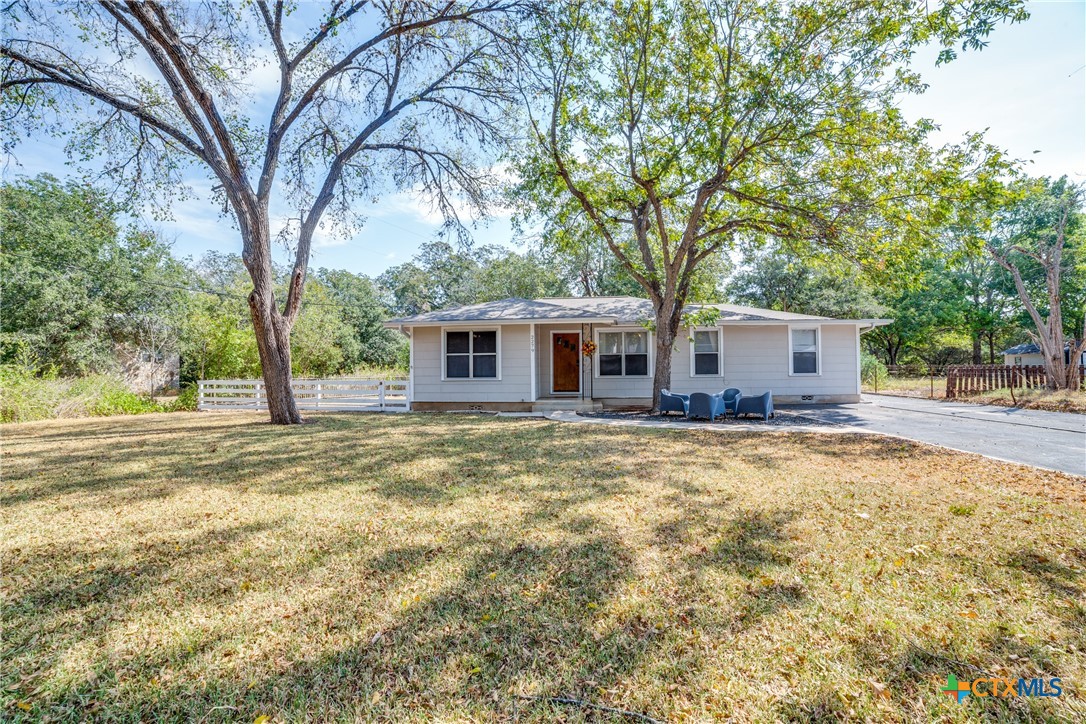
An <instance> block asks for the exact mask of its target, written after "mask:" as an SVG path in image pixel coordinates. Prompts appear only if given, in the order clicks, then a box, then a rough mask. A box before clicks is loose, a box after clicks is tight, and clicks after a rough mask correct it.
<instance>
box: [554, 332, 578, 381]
mask: <svg viewBox="0 0 1086 724" xmlns="http://www.w3.org/2000/svg"><path fill="white" fill-rule="evenodd" d="M551 361H552V367H551V369H552V370H553V375H552V378H551V392H580V391H581V335H580V333H579V332H554V333H553V334H551Z"/></svg>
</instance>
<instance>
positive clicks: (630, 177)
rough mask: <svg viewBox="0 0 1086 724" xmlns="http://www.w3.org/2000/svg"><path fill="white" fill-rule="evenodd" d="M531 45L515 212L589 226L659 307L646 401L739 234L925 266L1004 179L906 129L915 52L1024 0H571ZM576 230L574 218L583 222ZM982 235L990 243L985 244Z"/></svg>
mask: <svg viewBox="0 0 1086 724" xmlns="http://www.w3.org/2000/svg"><path fill="white" fill-rule="evenodd" d="M555 8H556V9H555V11H554V12H552V13H547V14H540V16H539V18H538V21H537V23H536V24H535V26H534V27H533V29H532V30H531V32H530V33H529V37H528V38H527V40H526V42H527V44H528V47H529V48H530V52H529V53H528V58H529V59H528V61H527V62H526V63H525V67H524V69H523V78H524V81H523V84H522V85H523V88H522V91H523V94H524V97H525V99H526V106H527V108H528V109H529V112H530V114H531V119H530V127H529V129H528V133H527V134H526V135H527V136H528V138H529V139H530V140H529V142H528V143H527V144H526V146H525V147H524V149H522V150H521V151H520V152H519V153H518V154H517V156H516V157H515V158H514V163H515V165H516V167H517V168H518V170H519V171H520V174H521V176H522V177H523V179H524V183H523V184H522V185H521V187H520V189H519V198H520V199H521V201H522V202H523V207H522V214H523V215H524V216H525V217H528V218H538V219H540V220H541V221H542V223H543V224H544V225H545V227H546V229H545V233H546V235H547V236H548V237H549V238H551V239H554V240H556V243H559V244H563V243H576V241H577V240H580V239H583V238H584V234H582V233H577V231H576V229H577V228H578V227H579V226H580V227H590V228H591V229H592V230H593V232H594V233H595V234H596V235H598V236H599V237H600V238H601V239H603V241H604V242H605V243H606V244H607V247H608V249H609V250H610V252H611V253H612V254H613V255H614V256H615V257H616V258H617V259H618V260H619V261H620V262H621V264H622V265H623V267H624V268H625V269H626V270H627V271H628V272H629V274H630V275H631V276H632V277H633V278H634V279H635V280H636V281H637V282H638V283H639V284H640V286H641V287H642V288H643V290H644V292H645V294H646V295H647V296H648V297H649V298H650V299H651V300H652V303H653V307H654V310H655V317H656V319H655V320H654V322H655V324H654V326H655V330H656V345H657V354H656V355H655V359H656V370H655V375H654V385H655V390H654V397H655V398H657V399H658V396H659V390H660V389H662V388H663V387H667V386H668V385H669V384H670V377H671V369H670V364H671V355H670V354H669V353H668V351H669V350H670V348H671V346H672V344H673V342H674V338H675V335H676V334H677V331H678V328H679V326H680V319H681V315H682V308H683V306H684V304H685V303H686V302H687V301H688V300H689V299H690V295H691V289H692V288H693V285H694V281H695V279H696V274H697V270H698V268H699V266H700V265H701V264H702V263H703V262H704V261H705V260H706V259H709V258H711V257H712V256H713V255H714V254H717V253H718V252H720V251H722V250H726V249H728V248H731V247H732V246H733V245H734V244H735V242H736V241H737V240H739V239H747V240H758V239H767V238H771V237H772V238H778V239H782V240H785V241H787V243H788V244H789V245H790V248H792V249H793V250H795V251H797V252H800V253H802V252H804V251H806V250H811V249H820V250H831V251H833V252H835V253H838V254H840V255H843V256H845V257H847V258H849V259H852V260H854V261H855V262H856V263H858V264H860V265H863V266H864V267H866V268H868V269H869V270H871V271H873V272H878V271H881V270H885V269H889V268H895V267H897V268H900V267H904V266H907V265H908V264H910V263H914V262H915V260H916V259H917V258H919V256H920V254H921V253H922V252H923V250H925V249H928V248H930V247H931V246H932V244H933V243H935V240H936V239H937V238H938V233H937V232H938V230H939V229H942V228H944V227H946V226H948V225H950V224H958V225H960V226H964V223H963V219H962V217H963V216H968V215H969V213H970V212H971V211H973V209H974V206H975V205H976V204H977V203H978V202H979V201H982V200H985V199H986V198H987V196H988V195H989V194H991V193H994V191H995V190H996V189H997V188H998V185H999V184H998V182H997V178H998V176H999V174H1000V173H1001V172H1002V171H1003V170H1004V169H1005V165H1004V163H1003V159H1002V156H1001V154H1000V153H999V152H998V151H997V150H995V149H993V148H991V147H989V146H987V145H986V144H984V143H983V140H982V139H981V138H980V137H979V136H977V135H973V136H969V137H968V138H966V139H964V140H963V142H961V143H959V144H955V145H949V146H945V147H942V148H936V147H934V146H932V145H931V144H930V143H929V141H928V136H929V134H930V132H931V131H932V130H933V128H934V127H935V126H934V124H933V123H932V122H931V121H927V120H925V121H921V122H919V123H910V122H908V121H907V120H906V119H905V118H904V117H903V115H902V114H901V112H900V111H899V110H898V108H897V99H898V98H899V97H900V95H901V94H903V93H915V92H920V91H922V89H923V85H922V83H921V81H920V78H919V77H918V76H917V74H916V73H915V72H913V71H911V70H910V69H909V67H908V64H909V60H910V57H911V55H912V53H913V51H914V49H915V48H916V47H917V46H919V45H920V44H923V43H926V42H932V41H934V42H938V43H941V44H942V46H943V48H944V50H945V52H944V55H943V57H942V60H948V59H950V58H951V57H952V56H953V54H954V52H955V50H954V49H955V48H956V47H957V46H959V44H961V45H964V46H965V47H980V46H981V45H983V43H984V37H985V36H986V35H987V33H988V32H990V30H991V28H992V27H993V26H994V24H995V23H996V22H999V21H1001V20H1006V19H1010V20H1017V19H1022V18H1023V17H1025V12H1024V10H1023V9H1022V7H1021V4H1020V3H1017V2H1005V1H1003V0H995V1H991V2H986V1H981V0H968V1H961V2H956V1H954V0H948V2H944V3H941V4H939V6H938V7H937V8H931V7H929V6H928V4H926V3H923V2H915V1H913V0H880V1H878V2H869V3H854V2H850V1H848V0H833V1H831V0H822V1H821V2H817V3H800V2H785V1H784V0H777V1H774V0H766V1H765V2H744V1H741V0H706V1H697V2H695V1H694V0H677V1H676V2H672V3H666V4H665V3H657V2H652V1H651V0H631V1H630V2H619V3H596V2H573V3H562V4H560V5H557V6H555ZM571 229H573V231H571ZM971 243H973V244H979V240H973V241H972V242H971Z"/></svg>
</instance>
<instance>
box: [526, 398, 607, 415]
mask: <svg viewBox="0 0 1086 724" xmlns="http://www.w3.org/2000/svg"><path fill="white" fill-rule="evenodd" d="M602 409H603V403H602V402H599V401H598V400H582V399H579V398H571V399H568V400H563V399H549V400H536V401H535V402H534V403H532V412H560V411H569V412H599V411H600V410H602Z"/></svg>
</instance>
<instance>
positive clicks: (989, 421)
mask: <svg viewBox="0 0 1086 724" xmlns="http://www.w3.org/2000/svg"><path fill="white" fill-rule="evenodd" d="M863 400H864V401H863V402H862V403H859V404H853V405H817V406H814V407H810V406H808V407H802V408H800V407H795V408H791V409H792V411H794V412H797V413H799V414H802V415H805V416H808V417H814V418H818V419H820V420H825V421H829V422H837V423H841V424H844V425H850V426H852V427H858V428H863V429H865V430H871V431H872V432H879V433H883V434H886V435H896V436H898V437H904V438H908V439H910V440H916V441H918V442H926V443H931V444H934V445H942V446H943V447H948V448H951V449H954V450H961V451H963V452H971V453H979V454H981V455H986V456H988V457H991V458H995V459H997V460H1007V461H1010V462H1016V463H1024V464H1026V465H1034V466H1036V467H1040V468H1048V469H1049V470H1059V471H1062V472H1065V473H1071V474H1072V475H1083V476H1086V415H1076V414H1071V413H1066V412H1043V411H1040V410H1018V409H1014V408H1009V407H998V406H993V405H970V404H966V403H959V402H935V401H934V400H922V399H914V398H909V397H892V396H889V395H864V396H863Z"/></svg>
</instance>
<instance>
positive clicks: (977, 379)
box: [946, 365, 1086, 400]
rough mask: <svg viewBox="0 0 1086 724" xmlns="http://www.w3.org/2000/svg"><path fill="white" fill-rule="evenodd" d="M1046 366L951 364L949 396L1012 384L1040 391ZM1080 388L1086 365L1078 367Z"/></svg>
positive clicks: (1001, 387)
mask: <svg viewBox="0 0 1086 724" xmlns="http://www.w3.org/2000/svg"><path fill="white" fill-rule="evenodd" d="M1047 382H1048V374H1047V373H1046V372H1045V367H1044V365H1018V366H1011V365H950V366H949V367H947V370H946V396H947V399H948V400H952V399H954V398H955V397H963V396H969V395H975V394H978V393H981V392H991V391H992V390H1001V389H1005V388H1008V387H1014V388H1015V389H1018V388H1022V389H1029V390H1038V389H1042V388H1044V387H1046V386H1047ZM1078 383H1079V389H1082V387H1083V385H1084V384H1086V366H1083V365H1080V366H1079V368H1078Z"/></svg>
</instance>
